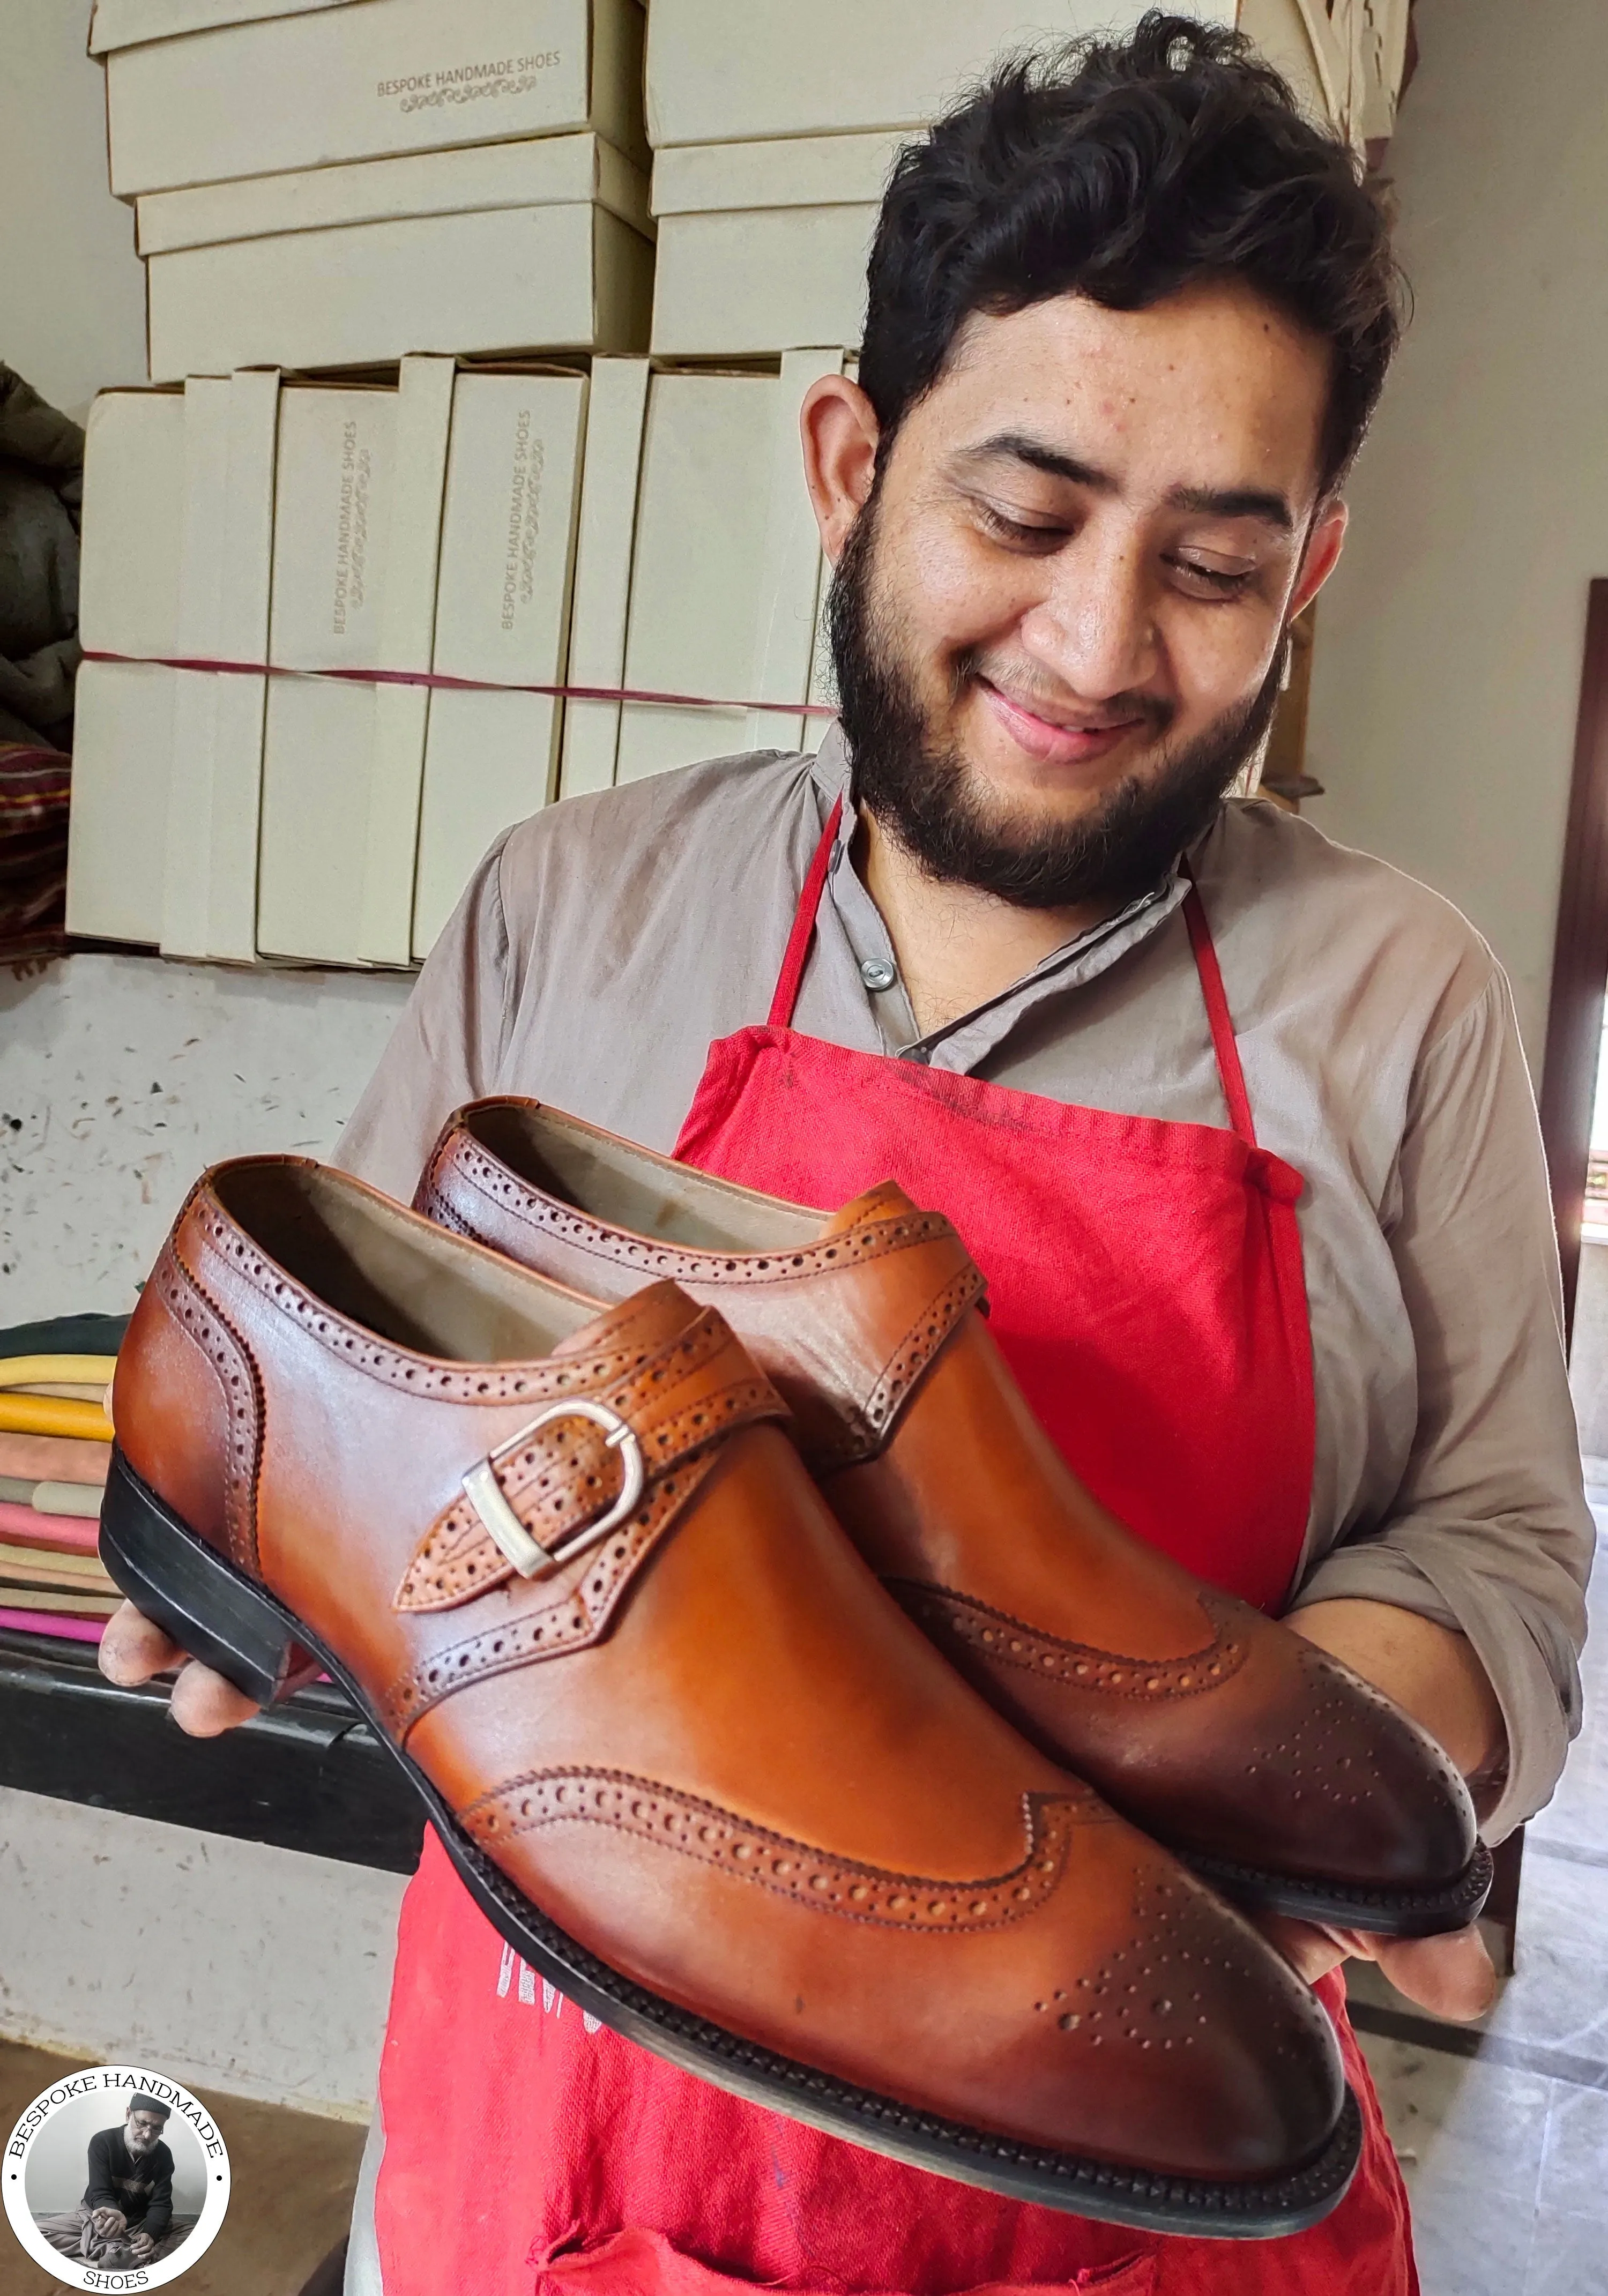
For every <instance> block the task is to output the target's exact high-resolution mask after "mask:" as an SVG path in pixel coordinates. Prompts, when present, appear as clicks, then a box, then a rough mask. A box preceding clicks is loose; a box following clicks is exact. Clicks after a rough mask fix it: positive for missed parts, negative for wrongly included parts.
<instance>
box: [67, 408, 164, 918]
mask: <svg viewBox="0 0 1608 2296" xmlns="http://www.w3.org/2000/svg"><path fill="white" fill-rule="evenodd" d="M87 432H88V436H87V439H86V447H85V455H84V534H83V570H82V575H81V578H80V586H79V604H78V634H79V636H80V638H81V639H82V641H83V644H84V647H85V650H86V652H109V653H119V654H127V655H130V656H132V657H134V659H133V660H129V661H125V662H97V661H86V662H85V664H84V665H83V667H82V668H81V669H80V670H79V672H78V697H77V717H76V722H75V726H74V734H73V785H72V809H71V813H70V818H69V826H68V856H67V929H68V931H70V932H73V933H82V934H86V935H88V936H90V937H92V938H94V939H105V940H125V941H135V942H144V943H149V944H154V943H156V942H157V941H159V940H160V939H161V931H162V878H163V870H164V863H165V857H166V846H167V836H168V770H169V764H170V760H171V757H172V750H173V720H174V701H175V694H176V684H177V673H176V671H174V670H171V669H166V668H159V667H157V666H156V664H155V662H154V660H152V657H164V656H165V657H167V658H168V659H172V658H173V657H174V656H175V655H176V652H177V646H178V616H179V587H180V576H181V569H182V564H183V555H184V502H185V400H184V395H183V393H182V392H179V391H150V390H146V391H140V390H110V391H103V392H102V394H101V396H100V397H99V398H97V399H96V400H95V402H94V406H92V407H91V408H90V410H89V422H88V425H87Z"/></svg>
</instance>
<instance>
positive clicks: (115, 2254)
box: [37, 2095, 195, 2271]
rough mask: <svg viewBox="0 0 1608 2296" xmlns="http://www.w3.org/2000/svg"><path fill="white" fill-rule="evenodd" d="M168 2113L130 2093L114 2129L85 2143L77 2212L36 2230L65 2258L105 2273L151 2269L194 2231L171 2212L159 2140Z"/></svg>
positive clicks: (169, 2175) (169, 2170)
mask: <svg viewBox="0 0 1608 2296" xmlns="http://www.w3.org/2000/svg"><path fill="white" fill-rule="evenodd" d="M167 2123H168V2107H167V2106H166V2105H165V2104H159V2103H157V2101H156V2099H155V2097H153V2096H144V2095H135V2096H131V2097H130V2098H129V2100H128V2110H127V2112H126V2113H125V2114H124V2116H123V2125H122V2127H121V2128H102V2129H97V2130H96V2132H95V2134H94V2136H92V2137H91V2138H90V2140H89V2181H88V2183H87V2185H86V2186H85V2188H84V2198H83V2201H82V2202H81V2203H80V2204H79V2206H78V2208H76V2209H69V2210H66V2211H65V2212H64V2213H63V2214H62V2215H61V2216H53V2217H40V2218H38V2219H37V2222H38V2226H39V2229H40V2231H41V2232H42V2233H43V2234H44V2235H45V2239H46V2240H47V2241H49V2243H50V2244H51V2246H52V2247H53V2248H55V2249H59V2250H60V2251H61V2252H62V2255H63V2256H76V2257H78V2258H80V2259H82V2260H83V2262H85V2263H86V2264H93V2265H95V2266H97V2267H103V2268H104V2269H106V2270H108V2271H115V2270H118V2269H119V2268H120V2267H125V2266H129V2265H142V2264H155V2263H158V2262H160V2259H162V2258H163V2257H165V2256H171V2255H172V2253H173V2251H174V2250H175V2249H176V2248H177V2247H178V2245H179V2243H180V2242H181V2241H183V2240H185V2238H186V2237H187V2236H188V2235H189V2234H190V2233H192V2232H193V2230H194V2229H195V2219H194V2218H193V2217H181V2218H175V2216H174V2213H173V2155H172V2153H170V2152H169V2151H168V2147H167V2145H166V2144H164V2143H163V2142H162V2130H163V2129H164V2128H166V2126H167Z"/></svg>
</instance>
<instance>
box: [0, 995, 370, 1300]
mask: <svg viewBox="0 0 1608 2296" xmlns="http://www.w3.org/2000/svg"><path fill="white" fill-rule="evenodd" d="M410 985H411V981H410V978H409V977H408V976H405V975H398V974H385V973H368V974H365V973H353V972H345V973H343V972H231V971H230V970H229V969H228V968H226V967H225V966H222V965H201V964H171V963H167V962H164V961H163V960H162V959H161V958H160V957H154V956H113V955H79V956H73V957H69V958H68V959H67V960H66V961H65V962H63V963H60V964H53V965H51V966H50V967H49V968H48V969H47V970H46V971H45V972H43V973H39V974H36V975H35V976H34V977H33V978H31V979H29V980H16V979H14V978H12V977H10V976H8V975H6V974H4V972H0V1324H11V1323H22V1322H25V1321H28V1320H29V1319H31V1318H32V1317H34V1316H59V1315H78V1314H83V1313H85V1312H86V1311H89V1310H102V1311H104V1312H106V1313H108V1314H113V1315H116V1314H121V1313H124V1312H126V1311H127V1309H128V1308H131V1307H132V1306H133V1304H134V1300H135V1288H136V1286H137V1285H138V1284H139V1283H142V1282H143V1281H144V1276H145V1275H146V1273H147V1271H148V1270H149V1268H150V1267H151V1263H152V1260H153V1259H155V1257H156V1254H157V1251H158V1250H159V1248H160V1244H161V1241H162V1238H163V1236H164V1235H165V1234H167V1231H168V1224H169V1222H170V1221H171V1219H172V1218H173V1215H174V1213H175V1212H176V1210H177V1209H178V1207H179V1205H180V1204H181V1203H182V1202H183V1201H184V1198H185V1193H186V1191H187V1190H188V1188H189V1186H190V1184H191V1182H192V1181H193V1179H194V1178H195V1177H196V1175H197V1173H198V1172H200V1171H201V1169H202V1167H203V1166H204V1165H207V1164H209V1163H214V1162H216V1161H217V1160H218V1159H219V1158H220V1157H224V1156H237V1155H242V1154H249V1153H255V1152H259V1151H265V1150H280V1149H292V1150H295V1151H297V1152H299V1153H301V1154H304V1155H311V1156H320V1155H326V1154H327V1153H328V1152H329V1150H330V1149H331V1147H332V1145H333V1144H334V1141H335V1137H336V1135H337V1134H338V1133H339V1131H340V1127H341V1125H342V1124H343V1123H344V1122H345V1120H346V1119H347V1117H348V1115H349V1113H350V1111H351V1107H352V1103H354V1102H355V1101H356V1099H357V1095H358V1093H359V1092H360V1091H361V1090H362V1088H363V1087H364V1085H365V1083H366V1081H367V1079H368V1076H369V1072H370V1070H372V1069H373V1065H374V1063H375V1062H376V1061H377V1060H378V1058H379V1056H380V1051H381V1046H383V1044H384V1042H385V1039H386V1037H387V1036H388V1035H389V1034H390V1029H391V1025H392V1022H393V1021H394V1020H395V1018H396V1015H397V1013H398V1012H399V1011H400V1009H401V1006H402V1003H403V1000H404V998H405V997H406V994H407V990H408V988H409V987H410Z"/></svg>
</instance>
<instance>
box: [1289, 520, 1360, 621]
mask: <svg viewBox="0 0 1608 2296" xmlns="http://www.w3.org/2000/svg"><path fill="white" fill-rule="evenodd" d="M1350 516H1351V513H1350V511H1349V510H1348V509H1347V508H1346V505H1345V504H1344V503H1343V502H1341V499H1340V496H1338V495H1333V496H1331V497H1330V498H1329V500H1328V501H1327V502H1326V503H1325V504H1324V505H1323V507H1322V509H1321V510H1320V511H1319V512H1318V513H1317V517H1316V518H1315V519H1314V520H1313V521H1312V531H1311V533H1310V534H1309V536H1308V537H1307V546H1306V548H1305V550H1304V551H1303V552H1302V553H1301V562H1300V573H1299V574H1298V575H1297V576H1296V578H1295V587H1294V589H1293V590H1292V592H1291V594H1290V605H1289V609H1288V612H1287V614H1286V617H1285V619H1286V620H1288V621H1293V620H1294V619H1295V617H1296V616H1297V614H1299V613H1300V611H1301V609H1302V608H1303V607H1305V606H1309V605H1310V604H1311V603H1312V601H1313V599H1314V598H1316V597H1317V594H1318V592H1319V591H1320V590H1321V589H1322V588H1323V586H1324V584H1325V582H1326V581H1327V580H1328V578H1329V577H1330V575H1331V574H1333V571H1334V569H1335V567H1336V565H1337V564H1338V563H1339V561H1340V553H1341V550H1342V548H1343V547H1344V545H1345V539H1346V528H1347V526H1348V524H1349V523H1350Z"/></svg>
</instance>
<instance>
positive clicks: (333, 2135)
mask: <svg viewBox="0 0 1608 2296" xmlns="http://www.w3.org/2000/svg"><path fill="white" fill-rule="evenodd" d="M82 2062H83V2060H82V2059H80V2058H76V2057H75V2058H65V2057H57V2056H51V2055H48V2054H46V2053H45V2051H44V2050H43V2049H25V2048H21V2047H19V2046H17V2045H16V2044H14V2043H12V2042H4V2043H0V2128H11V2127H12V2124H13V2123H14V2122H15V2120H16V2119H17V2116H18V2115H19V2113H21V2111H22V2110H23V2107H24V2106H25V2105H27V2104H29V2103H31V2102H32V2100H33V2099H34V2098H35V2097H36V2096H37V2095H39V2094H40V2092H41V2090H44V2089H46V2088H48V2087H50V2086H51V2084H52V2082H53V2081H55V2080H57V2079H60V2078H61V2076H62V2073H63V2072H67V2071H76V2070H77V2068H78V2065H79V2064H81V2063H82ZM196 2094H197V2095H198V2096H199V2097H200V2098H201V2103H203V2104H204V2105H205V2106H206V2107H207V2109H208V2111H209V2112H212V2113H214V2114H216V2116H217V2125H218V2127H219V2128H220V2129H221V2130H222V2131H223V2136H224V2142H225V2143H226V2144H227V2146H228V2148H229V2169H230V2176H231V2182H232V2190H231V2194H230V2202H229V2213H228V2215H227V2216H226V2218H225V2219H224V2223H223V2227H222V2229H221V2230H220V2232H219V2233H218V2235H217V2239H216V2240H215V2241H214V2242H213V2243H212V2245H211V2247H210V2248H209V2250H208V2251H207V2253H206V2254H205V2256H204V2257H202V2259H201V2262H200V2263H199V2264H197V2265H195V2266H193V2267H192V2268H191V2270H190V2271H188V2272H186V2273H185V2274H184V2276H182V2278H181V2279H180V2281H179V2283H178V2285H179V2286H180V2287H182V2288H183V2290H184V2291H185V2296H297V2292H298V2291H299V2289H300V2288H301V2287H302V2285H303V2284H304V2282H305V2281H306V2280H307V2278H308V2275H309V2274H310V2273H311V2272H312V2271H313V2269H314V2267H316V2265H317V2264H318V2263H319V2262H320V2261H321V2259H323V2258H324V2256H325V2255H326V2254H327V2253H328V2251H330V2250H331V2249H332V2248H333V2247H334V2245H335V2243H337V2242H338V2241H339V2240H340V2239H342V2238H343V2237H344V2235H345V2233H346V2229H347V2226H348V2225H349V2223H350V2221H351V2212H352V2193H353V2190H354V2188H355V2186H356V2185H357V2162H358V2159H359V2157H360V2155H361V2153H362V2151H363V2139H364V2135H365V2132H364V2130H363V2129H361V2128H354V2127H353V2126H352V2125H351V2124H350V2123H349V2122H348V2121H344V2120H321V2119H319V2118H317V2117H316V2115H314V2114H312V2113H308V2112H287V2111H285V2110H283V2108H281V2107H278V2106H275V2105H267V2104H248V2103H244V2102H243V2101H242V2099H241V2098H238V2097H229V2096H219V2095H213V2094H211V2093H209V2092H208V2091H206V2090H200V2089H198V2090H197V2092H196ZM60 2287H61V2282H60V2281H57V2280H53V2279H52V2278H51V2276H50V2275H49V2274H48V2273H46V2272H45V2271H43V2270H42V2269H41V2267H39V2266H38V2265H37V2264H35V2263H33V2262H32V2261H31V2259H29V2258H28V2257H26V2256H24V2254H23V2253H22V2251H21V2249H20V2248H19V2247H18V2246H17V2244H16V2243H15V2242H14V2241H13V2240H12V2236H11V2233H10V2231H9V2229H8V2228H7V2226H5V2223H4V2218H0V2296H52V2292H53V2291H55V2290H58V2289H59V2288H60Z"/></svg>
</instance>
